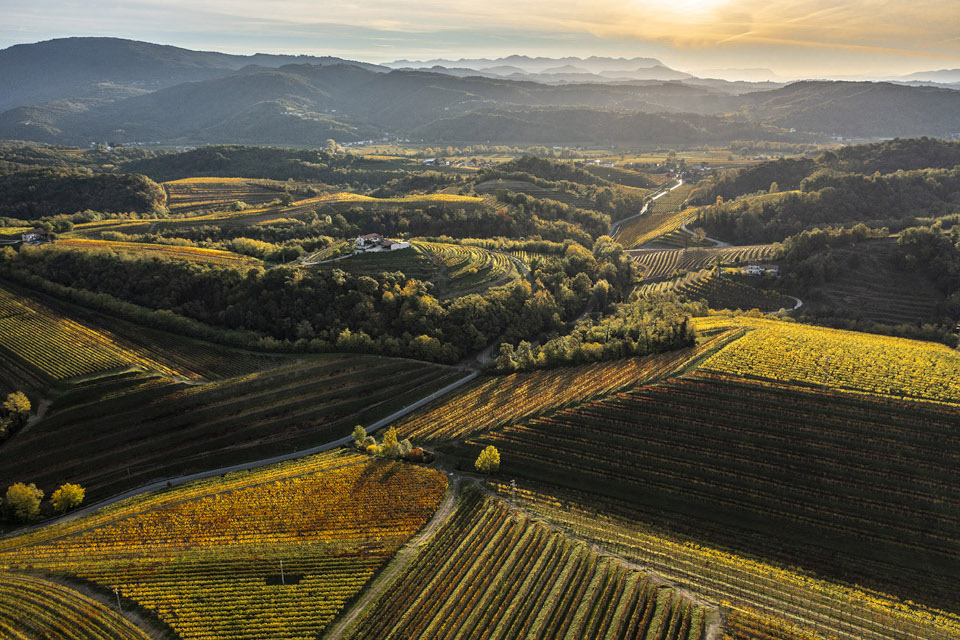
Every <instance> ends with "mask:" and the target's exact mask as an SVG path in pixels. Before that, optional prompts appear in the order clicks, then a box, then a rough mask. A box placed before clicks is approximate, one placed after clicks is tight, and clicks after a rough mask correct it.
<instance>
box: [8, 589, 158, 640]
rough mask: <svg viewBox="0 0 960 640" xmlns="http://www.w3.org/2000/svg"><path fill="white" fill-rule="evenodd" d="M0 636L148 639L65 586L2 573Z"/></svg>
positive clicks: (15, 639) (69, 639) (68, 639)
mask: <svg viewBox="0 0 960 640" xmlns="http://www.w3.org/2000/svg"><path fill="white" fill-rule="evenodd" d="M0 635H2V636H3V637H4V638H9V639H10V640H32V639H33V638H60V639H62V640H86V639H87V638H111V639H116V640H148V639H149V638H150V636H149V635H147V633H145V632H144V631H143V630H141V629H140V628H138V627H136V626H135V625H133V624H131V623H130V622H128V621H127V620H126V619H124V618H123V617H121V616H119V615H118V614H117V613H116V612H114V611H113V610H111V609H110V608H108V607H106V606H104V605H103V604H101V603H100V602H97V601H96V600H93V599H91V598H89V597H87V596H85V595H83V594H81V593H79V592H77V591H74V590H73V589H70V588H69V587H65V586H63V585H61V584H57V583H56V582H53V581H50V580H44V579H41V578H37V577H34V576H28V575H18V574H14V573H5V572H4V573H0Z"/></svg>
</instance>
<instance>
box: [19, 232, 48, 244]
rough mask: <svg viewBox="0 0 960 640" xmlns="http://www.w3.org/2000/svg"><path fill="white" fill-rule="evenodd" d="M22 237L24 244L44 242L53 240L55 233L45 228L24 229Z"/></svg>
mask: <svg viewBox="0 0 960 640" xmlns="http://www.w3.org/2000/svg"><path fill="white" fill-rule="evenodd" d="M20 238H21V239H22V240H23V243H24V244H43V243H44V242H53V234H52V233H50V232H49V231H47V230H45V229H31V230H30V231H24V232H23V233H22V234H21V235H20Z"/></svg>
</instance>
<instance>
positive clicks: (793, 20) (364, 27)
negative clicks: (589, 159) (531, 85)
mask: <svg viewBox="0 0 960 640" xmlns="http://www.w3.org/2000/svg"><path fill="white" fill-rule="evenodd" d="M67 36H114V37H122V38H130V39H134V40H146V41H149V42H156V43H160V44H172V45H176V46H181V47H186V48H191V49H202V50H216V51H224V52H227V53H241V54H250V53H257V52H262V53H295V54H299V53H303V54H310V55H335V56H341V57H345V58H350V59H355V60H365V61H369V62H387V61H392V60H396V59H409V60H417V59H432V58H452V59H457V58H462V57H468V58H470V57H481V56H484V57H500V56H505V55H510V54H526V55H532V56H550V57H560V56H581V57H585V56H590V55H601V56H617V57H619V56H624V57H635V56H641V57H655V58H658V59H660V60H661V61H662V62H663V63H664V64H666V65H667V66H670V67H673V68H676V69H681V70H684V71H690V72H694V73H696V72H702V71H703V70H710V71H712V72H714V73H713V75H720V74H721V72H718V70H723V69H742V68H747V69H755V68H763V69H770V70H772V71H773V72H774V73H775V74H776V75H777V76H778V77H779V78H781V79H791V78H798V77H817V78H824V77H843V76H874V77H882V76H892V75H899V74H907V73H911V72H916V71H927V70H936V69H956V68H960V0H911V1H910V2H905V1H904V0H659V1H654V0H523V1H519V2H518V1H517V0H482V1H481V0H418V1H416V2H409V1H406V0H29V1H25V0H0V47H7V46H10V45H13V44H19V43H27V42H37V41H40V40H48V39H51V38H59V37H67ZM722 73H727V74H728V75H736V73H737V72H722Z"/></svg>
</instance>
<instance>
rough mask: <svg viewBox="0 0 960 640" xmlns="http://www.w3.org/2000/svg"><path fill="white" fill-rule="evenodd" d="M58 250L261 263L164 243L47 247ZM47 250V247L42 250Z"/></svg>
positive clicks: (67, 241) (79, 242)
mask: <svg viewBox="0 0 960 640" xmlns="http://www.w3.org/2000/svg"><path fill="white" fill-rule="evenodd" d="M47 246H49V247H55V248H56V249H58V250H59V249H61V248H63V247H67V248H68V249H79V250H82V251H98V250H99V251H116V252H118V253H130V254H133V255H136V256H138V257H141V258H145V257H149V258H163V259H167V260H195V261H199V262H209V263H212V264H220V265H225V266H228V267H236V268H238V269H239V268H244V267H246V268H249V267H253V266H256V265H258V264H261V261H260V260H257V259H256V258H251V257H249V256H244V255H241V254H239V253H233V252H232V251H221V250H219V249H205V248H203V247H180V246H174V245H167V244H149V243H145V242H115V241H112V240H91V239H86V238H63V239H60V240H57V242H56V244H52V245H47ZM44 248H46V247H44Z"/></svg>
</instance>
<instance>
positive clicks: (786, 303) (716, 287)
mask: <svg viewBox="0 0 960 640" xmlns="http://www.w3.org/2000/svg"><path fill="white" fill-rule="evenodd" d="M762 282H763V281H762V280H760V279H759V278H753V277H749V276H736V275H726V276H718V275H717V272H716V269H702V270H700V271H692V272H689V273H686V274H684V275H683V276H680V277H678V278H674V279H673V280H667V281H664V282H652V283H648V284H644V285H640V286H639V287H637V292H638V293H640V294H641V295H646V294H655V293H676V294H678V295H681V296H685V297H687V298H689V299H690V300H700V299H703V300H706V301H707V304H708V305H710V308H711V309H741V310H748V309H759V310H761V311H767V312H771V311H779V310H780V309H793V307H794V304H795V301H794V300H793V299H792V298H790V297H788V296H785V295H782V294H780V293H777V292H776V291H771V290H766V289H760V288H759V287H758V286H756V285H757V284H762Z"/></svg>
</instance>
